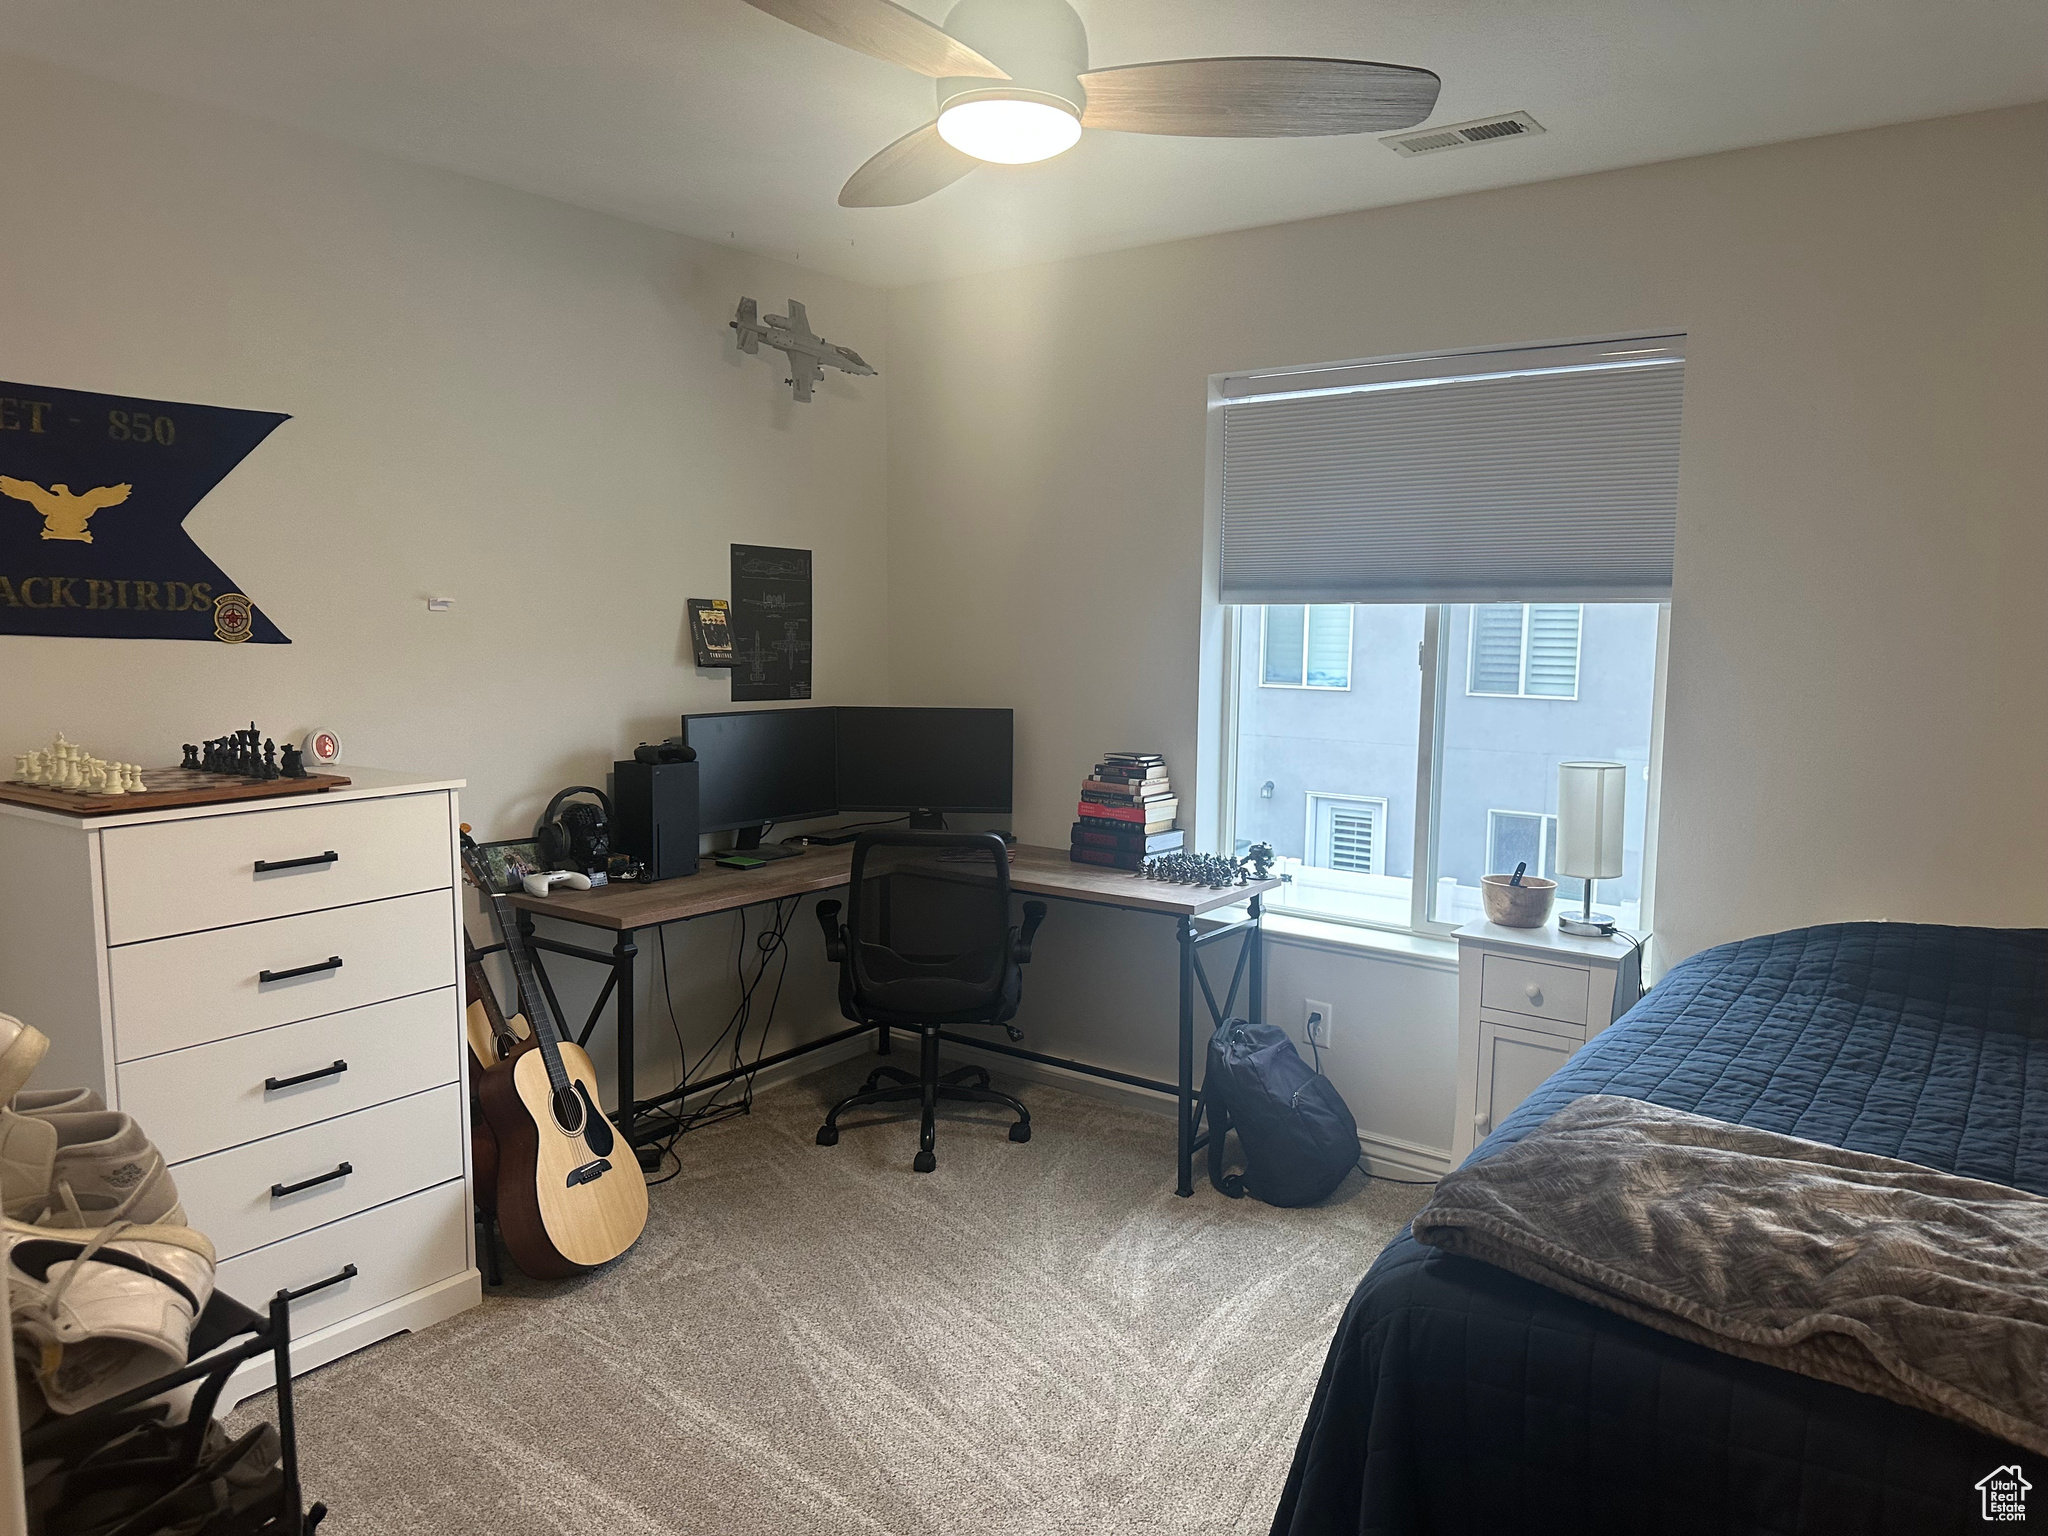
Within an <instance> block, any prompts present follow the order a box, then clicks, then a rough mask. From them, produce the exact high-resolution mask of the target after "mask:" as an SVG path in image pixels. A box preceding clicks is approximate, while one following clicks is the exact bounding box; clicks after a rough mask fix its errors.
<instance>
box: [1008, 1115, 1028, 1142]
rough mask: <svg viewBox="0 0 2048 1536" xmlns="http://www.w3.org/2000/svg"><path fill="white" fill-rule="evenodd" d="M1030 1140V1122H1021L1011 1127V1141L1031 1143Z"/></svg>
mask: <svg viewBox="0 0 2048 1536" xmlns="http://www.w3.org/2000/svg"><path fill="white" fill-rule="evenodd" d="M1030 1139H1031V1122H1030V1121H1029V1120H1019V1121H1018V1122H1017V1123H1016V1124H1015V1125H1013V1126H1011V1127H1010V1140H1012V1141H1029V1140H1030Z"/></svg>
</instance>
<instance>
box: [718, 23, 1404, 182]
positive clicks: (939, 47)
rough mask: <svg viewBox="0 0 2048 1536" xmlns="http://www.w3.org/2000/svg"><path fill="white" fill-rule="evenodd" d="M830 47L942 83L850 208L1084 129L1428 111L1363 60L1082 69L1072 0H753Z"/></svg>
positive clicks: (1208, 131) (1227, 125)
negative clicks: (932, 5) (938, 18)
mask: <svg viewBox="0 0 2048 1536" xmlns="http://www.w3.org/2000/svg"><path fill="white" fill-rule="evenodd" d="M747 3H748V4H749V5H751V6H753V7H754V8H755V9H756V10H762V11H766V12H767V13H768V14H769V15H771V16H779V17H780V18H781V19H782V20H784V21H786V22H788V23H790V24H791V25H792V26H797V27H802V28H803V29H804V31H806V32H810V33H814V34H816V35H817V36H819V37H822V38H824V39H825V40H826V41H828V42H834V43H838V44H839V45H840V46H842V47H845V48H851V49H853V50H855V51H856V52H858V53H865V54H867V55H869V56H870V57H873V58H877V59H883V60H886V61H887V62H889V63H891V64H901V65H902V66H903V67H904V68H906V69H913V70H916V71H917V73H919V74H920V75H929V76H931V77H932V78H933V79H934V80H935V81H937V82H938V113H937V115H936V117H935V118H934V120H933V121H931V122H929V123H927V124H925V125H924V127H922V128H919V129H917V130H916V131H914V132H912V133H907V134H905V135H904V136H903V137H902V138H900V139H898V140H897V141H896V142H895V143H894V144H891V145H890V146H889V147H888V148H887V149H884V150H883V151H882V152H881V153H880V154H878V155H876V156H874V157H873V158H872V159H871V160H869V161H868V162H867V164H865V165H863V166H862V167H861V168H860V169H859V170H857V171H855V172H854V173H853V175H852V177H851V178H849V179H848V181H847V183H846V185H845V186H844V187H842V188H840V191H839V204H840V206H841V207H842V208H893V207H898V206H900V205H902V204H904V203H914V202H917V201H918V200H919V199H921V198H926V197H930V196H931V195H932V194H933V193H934V192H937V191H940V190H941V189H942V188H945V187H949V186H951V185H952V184H953V183H954V182H956V181H958V180H959V179H960V178H961V177H962V176H965V175H966V174H967V173H968V172H969V171H971V170H973V169H974V168H975V167H976V166H977V165H980V164H982V163H983V162H993V163H995V164H999V165H1024V164H1028V163H1029V162H1031V161H1034V160H1047V159H1050V158H1051V157H1052V156H1054V155H1057V154H1059V153H1060V152H1061V151H1063V150H1067V149H1071V148H1072V147H1073V146H1074V144H1075V143H1076V142H1077V141H1078V140H1079V139H1080V137H1081V130H1082V129H1084V128H1109V129H1114V130H1116V131H1117V132H1120V133H1169V134H1182V135H1187V136H1190V137H1195V138H1218V139H1277V138H1302V137H1312V136H1320V135H1326V134H1343V133H1383V132H1387V131H1389V130H1392V129H1396V128H1408V127H1412V126H1414V125H1415V124H1416V123H1419V122H1421V121H1422V120H1423V119H1424V118H1425V117H1427V116H1429V114H1430V111H1431V110H1432V109H1433V108H1434V107H1435V106H1436V93H1437V90H1438V88H1439V86H1440V85H1441V84H1442V82H1441V81H1439V80H1438V79H1437V77H1436V76H1435V75H1433V74H1431V73H1430V72H1429V71H1428V70H1426V69H1414V68H1411V67H1409V66H1406V65H1401V64H1373V63H1369V62H1367V61H1365V60H1362V59H1297V58H1229V59H1164V60H1161V61H1159V62H1157V63H1152V64H1124V65H1120V66H1118V67H1116V68H1114V69H1090V68H1089V67H1088V31H1087V29H1086V28H1085V27H1084V26H1082V24H1081V18H1080V17H1079V16H1077V15H1075V14H1074V9H1073V7H1072V6H1070V5H1068V4H1067V3H1066V0H959V3H958V4H957V5H955V6H954V7H953V9H952V11H951V12H950V13H949V14H948V15H947V17H946V24H945V26H944V27H938V26H934V25H933V24H932V23H931V22H929V21H926V20H925V19H924V18H923V17H922V16H919V15H917V14H916V13H915V12H912V11H907V10H905V9H904V8H903V7H902V6H900V5H895V4H892V3H891V0H747Z"/></svg>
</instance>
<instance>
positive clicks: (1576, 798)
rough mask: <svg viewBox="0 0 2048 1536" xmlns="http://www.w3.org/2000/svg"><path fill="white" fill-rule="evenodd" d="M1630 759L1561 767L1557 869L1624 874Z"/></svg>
mask: <svg viewBox="0 0 2048 1536" xmlns="http://www.w3.org/2000/svg"><path fill="white" fill-rule="evenodd" d="M1627 799H1628V765H1627V764H1625V763H1559V764H1558V765H1557V872H1558V873H1559V874H1560V875H1569V876H1570V877H1571V878H1572V879H1574V880H1617V879H1619V878H1620V877H1621V813H1622V807H1623V806H1624V805H1625V804H1626V803H1627Z"/></svg>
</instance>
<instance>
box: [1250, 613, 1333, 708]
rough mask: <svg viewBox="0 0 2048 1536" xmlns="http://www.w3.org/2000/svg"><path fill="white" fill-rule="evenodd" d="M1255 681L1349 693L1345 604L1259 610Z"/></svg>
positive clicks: (1274, 686) (1271, 685) (1278, 685)
mask: <svg viewBox="0 0 2048 1536" xmlns="http://www.w3.org/2000/svg"><path fill="white" fill-rule="evenodd" d="M1262 627H1263V634H1264V639H1263V641H1262V644H1261V649H1260V658H1259V681H1260V683H1262V684H1263V685H1265V686H1266V687H1268V688H1349V687H1350V686H1351V608H1350V606H1349V605H1348V604H1317V605H1315V606H1311V607H1304V606H1303V605H1302V604H1300V603H1279V604H1275V605H1274V606H1273V607H1271V608H1268V609H1266V610H1265V617H1264V620H1263V621H1262Z"/></svg>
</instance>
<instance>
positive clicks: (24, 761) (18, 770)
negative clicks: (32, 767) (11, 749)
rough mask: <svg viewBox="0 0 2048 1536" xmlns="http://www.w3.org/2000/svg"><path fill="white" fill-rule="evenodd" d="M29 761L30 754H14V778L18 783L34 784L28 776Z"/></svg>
mask: <svg viewBox="0 0 2048 1536" xmlns="http://www.w3.org/2000/svg"><path fill="white" fill-rule="evenodd" d="M28 759H29V754H28V753H26V752H17V753H15V754H14V778H15V782H16V783H19V784H30V783H33V782H34V780H32V779H30V778H29V776H28Z"/></svg>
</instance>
